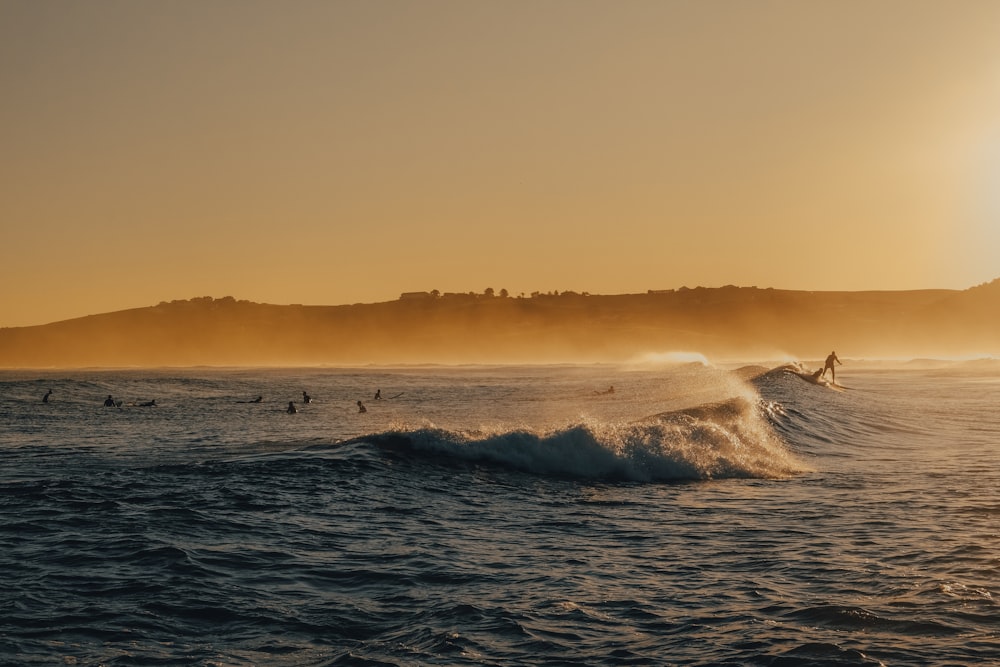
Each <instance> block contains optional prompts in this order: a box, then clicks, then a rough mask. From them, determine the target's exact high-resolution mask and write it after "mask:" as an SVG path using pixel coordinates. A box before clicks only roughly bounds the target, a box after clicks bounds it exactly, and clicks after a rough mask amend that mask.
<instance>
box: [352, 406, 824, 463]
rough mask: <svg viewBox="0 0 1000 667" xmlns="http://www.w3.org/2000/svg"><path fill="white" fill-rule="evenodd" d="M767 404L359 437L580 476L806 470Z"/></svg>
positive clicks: (396, 448) (435, 456)
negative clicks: (548, 426) (635, 418)
mask: <svg viewBox="0 0 1000 667" xmlns="http://www.w3.org/2000/svg"><path fill="white" fill-rule="evenodd" d="M761 410H762V408H760V407H759V406H758V405H756V404H754V403H750V402H748V401H747V400H745V399H733V400H731V401H729V402H726V403H722V404H717V405H713V406H707V407H702V408H698V409H697V410H679V411H676V412H668V413H663V414H661V415H657V416H655V417H649V418H646V419H644V420H642V421H641V422H632V423H626V424H608V423H601V422H590V423H581V424H577V425H572V426H567V427H564V428H558V429H554V430H551V431H547V432H539V431H535V430H528V429H520V430H512V431H502V432H494V433H483V432H479V431H477V432H457V431H448V430H444V429H433V428H424V429H417V430H413V431H392V432H387V433H381V434H376V435H370V436H364V437H363V438H361V439H360V441H363V442H368V443H371V444H373V445H375V446H377V447H379V448H381V449H383V450H386V451H391V452H392V453H394V454H396V455H401V456H408V457H412V458H424V459H427V460H434V461H438V462H444V463H455V462H466V463H474V464H480V465H495V466H500V467H504V468H510V469H512V470H520V471H524V472H528V473H532V474H536V475H546V476H549V475H551V476H555V477H561V478H568V479H580V480H604V481H629V482H669V481H678V480H708V479H732V478H777V477H784V476H788V475H791V474H794V473H796V472H802V471H803V470H805V469H806V468H805V466H803V465H802V464H801V463H798V462H797V461H796V460H795V458H794V457H793V456H792V455H791V454H790V452H789V451H788V450H787V448H786V447H785V446H784V445H783V444H782V443H781V442H780V441H779V440H778V439H777V438H776V437H775V435H774V434H773V432H772V431H771V429H770V427H769V425H768V424H767V423H766V421H765V419H764V417H763V416H762V414H761Z"/></svg>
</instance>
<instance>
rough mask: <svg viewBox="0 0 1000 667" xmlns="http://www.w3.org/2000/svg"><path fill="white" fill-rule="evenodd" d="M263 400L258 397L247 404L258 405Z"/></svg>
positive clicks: (261, 397)
mask: <svg viewBox="0 0 1000 667" xmlns="http://www.w3.org/2000/svg"><path fill="white" fill-rule="evenodd" d="M263 400H264V397H263V396H258V397H257V398H255V399H253V400H252V401H248V402H249V403H260V402H261V401H263Z"/></svg>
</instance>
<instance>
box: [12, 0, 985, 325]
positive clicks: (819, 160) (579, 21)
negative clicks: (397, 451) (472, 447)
mask: <svg viewBox="0 0 1000 667" xmlns="http://www.w3.org/2000/svg"><path fill="white" fill-rule="evenodd" d="M998 35H1000V2H997V1H996V0H982V1H976V0H957V1H956V2H944V1H939V0H932V1H927V0H892V1H889V0H864V1H861V0H846V1H837V2H821V1H819V0H815V1H802V0H782V1H769V0H754V1H750V0H725V1H723V0H703V1H702V0H650V1H639V0H623V1H622V2H613V1H610V0H601V1H592V0H535V1H530V2H529V1H526V0H524V1H522V0H497V1H491V0H482V1H474V2H469V1H468V0H449V1H439V0H419V1H413V2H406V1H398V0H357V1H340V2H338V1H335V0H316V1H307V0H291V1H289V2H278V1H277V0H273V1H268V2H262V1H255V0H211V1H209V2H205V1H203V0H171V1H169V2H132V1H129V0H115V1H111V0H88V1H87V2H69V1H57V0H41V1H36V0H0V84H2V88H0V90H2V91H3V103H2V104H0V133H2V134H0V147H2V153H0V230H2V236H0V326H22V325H29V324H42V323H46V322H51V321H56V320H60V319H66V318H70V317H77V316H81V315H86V314H91V313H97V312H106V311H111V310H119V309H122V308H130V307H137V306H147V305H155V304H156V303H158V302H160V301H170V300H173V299H186V298H190V297H194V296H204V295H210V296H216V297H221V296H226V295H232V296H234V297H236V298H238V299H249V300H253V301H261V302H269V303H305V304H328V305H334V304H342V303H356V302H373V301H387V300H392V299H395V298H397V297H398V296H399V293H401V292H404V291H412V290H431V289H438V290H441V291H442V292H448V291H459V292H467V291H477V292H481V291H483V290H484V289H486V288H487V287H492V288H494V289H496V290H498V291H499V290H500V289H501V288H506V289H507V290H509V292H510V293H511V294H514V295H516V294H519V293H521V292H526V293H528V292H532V291H536V290H538V291H543V292H547V291H551V290H559V291H563V290H574V291H586V292H591V293H597V294H617V293H629V292H644V291H646V290H647V289H669V288H675V287H680V286H683V285H686V286H689V287H694V286H697V285H704V286H708V287H712V286H721V285H726V284H736V285H745V286H749V285H757V286H759V287H776V288H784V289H815V290H865V289H916V288H926V287H942V288H955V289H963V288H966V287H970V286H972V285H975V284H978V283H981V282H985V281H988V280H992V279H993V278H996V277H998V276H1000V262H998V259H1000V39H998Z"/></svg>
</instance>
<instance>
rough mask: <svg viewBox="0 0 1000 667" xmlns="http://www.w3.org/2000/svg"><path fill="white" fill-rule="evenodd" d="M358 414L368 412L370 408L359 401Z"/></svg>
mask: <svg viewBox="0 0 1000 667" xmlns="http://www.w3.org/2000/svg"><path fill="white" fill-rule="evenodd" d="M358 412H368V408H366V407H365V404H364V403H362V402H361V401H358Z"/></svg>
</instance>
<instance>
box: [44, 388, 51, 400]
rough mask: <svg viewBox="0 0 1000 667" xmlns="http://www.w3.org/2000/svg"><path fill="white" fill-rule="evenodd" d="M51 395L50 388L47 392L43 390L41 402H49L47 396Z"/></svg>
mask: <svg viewBox="0 0 1000 667" xmlns="http://www.w3.org/2000/svg"><path fill="white" fill-rule="evenodd" d="M51 395H52V390H51V389H49V390H48V391H47V392H45V395H44V396H42V403H48V402H49V396H51Z"/></svg>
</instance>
